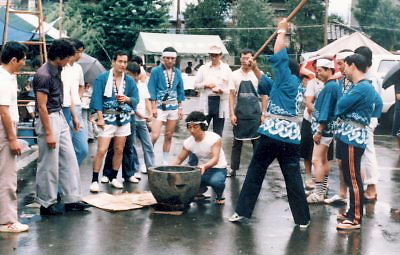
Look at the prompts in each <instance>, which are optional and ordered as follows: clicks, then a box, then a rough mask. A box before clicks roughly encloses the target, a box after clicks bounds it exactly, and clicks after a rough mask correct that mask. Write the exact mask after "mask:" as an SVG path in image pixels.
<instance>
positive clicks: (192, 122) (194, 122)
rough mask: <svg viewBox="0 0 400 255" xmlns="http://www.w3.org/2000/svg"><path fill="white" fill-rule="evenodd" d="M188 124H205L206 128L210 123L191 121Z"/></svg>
mask: <svg viewBox="0 0 400 255" xmlns="http://www.w3.org/2000/svg"><path fill="white" fill-rule="evenodd" d="M188 124H205V125H206V126H208V123H207V121H205V120H203V121H189V122H186V125H188Z"/></svg>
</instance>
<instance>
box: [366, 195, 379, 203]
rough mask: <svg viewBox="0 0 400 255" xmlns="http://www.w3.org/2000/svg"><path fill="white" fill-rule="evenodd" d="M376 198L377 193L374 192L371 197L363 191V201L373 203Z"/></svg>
mask: <svg viewBox="0 0 400 255" xmlns="http://www.w3.org/2000/svg"><path fill="white" fill-rule="evenodd" d="M377 200H378V194H375V196H373V197H369V196H367V194H365V193H364V203H374V202H376V201H377Z"/></svg>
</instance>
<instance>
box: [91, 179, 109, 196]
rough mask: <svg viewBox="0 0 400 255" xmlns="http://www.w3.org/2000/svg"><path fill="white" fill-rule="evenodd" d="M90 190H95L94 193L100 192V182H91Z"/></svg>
mask: <svg viewBox="0 0 400 255" xmlns="http://www.w3.org/2000/svg"><path fill="white" fill-rule="evenodd" d="M106 178H107V177H106ZM107 179H108V178H107ZM90 192H93V193H97V192H100V187H99V183H98V182H92V184H90Z"/></svg>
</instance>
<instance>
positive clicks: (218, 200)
mask: <svg viewBox="0 0 400 255" xmlns="http://www.w3.org/2000/svg"><path fill="white" fill-rule="evenodd" d="M215 203H216V204H217V205H224V204H225V198H224V197H221V198H217V199H215Z"/></svg>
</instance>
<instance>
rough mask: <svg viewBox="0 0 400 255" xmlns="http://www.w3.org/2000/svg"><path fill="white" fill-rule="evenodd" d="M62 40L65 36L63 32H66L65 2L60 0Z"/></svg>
mask: <svg viewBox="0 0 400 255" xmlns="http://www.w3.org/2000/svg"><path fill="white" fill-rule="evenodd" d="M58 29H60V31H59V32H60V38H61V37H62V36H63V30H64V1H63V0H60V26H59V28H58Z"/></svg>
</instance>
